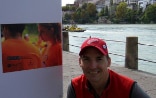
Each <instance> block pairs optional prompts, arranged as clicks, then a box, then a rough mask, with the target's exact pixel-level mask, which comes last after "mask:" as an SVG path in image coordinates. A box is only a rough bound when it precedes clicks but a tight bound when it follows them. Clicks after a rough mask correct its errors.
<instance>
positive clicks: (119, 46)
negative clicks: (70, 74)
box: [69, 24, 156, 74]
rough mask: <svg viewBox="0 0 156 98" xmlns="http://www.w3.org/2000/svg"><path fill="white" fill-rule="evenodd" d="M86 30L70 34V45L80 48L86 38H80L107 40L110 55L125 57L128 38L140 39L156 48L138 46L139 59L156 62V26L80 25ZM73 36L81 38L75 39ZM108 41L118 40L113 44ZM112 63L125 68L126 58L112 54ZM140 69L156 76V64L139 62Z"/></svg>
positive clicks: (72, 47)
mask: <svg viewBox="0 0 156 98" xmlns="http://www.w3.org/2000/svg"><path fill="white" fill-rule="evenodd" d="M78 27H81V28H84V29H86V31H85V32H69V39H70V40H69V44H70V45H76V46H80V45H81V43H82V42H83V41H84V40H85V38H79V37H89V36H91V37H99V38H102V39H104V40H106V42H107V45H108V49H109V52H110V53H113V54H119V55H123V56H125V43H124V42H126V37H128V36H136V37H138V43H143V44H150V45H154V46H144V45H139V46H138V58H141V59H146V60H150V61H153V62H156V24H120V25H119V24H96V25H78ZM73 36H79V37H78V38H77V37H73ZM107 40H116V41H121V42H113V41H107ZM69 48H70V51H71V52H74V53H78V52H79V50H80V48H79V47H74V46H70V47H69ZM110 57H111V59H112V63H115V64H117V65H118V66H124V61H125V58H124V57H122V56H117V55H112V54H110ZM138 69H139V70H141V71H145V72H149V73H154V74H156V63H152V62H148V61H142V60H139V61H138Z"/></svg>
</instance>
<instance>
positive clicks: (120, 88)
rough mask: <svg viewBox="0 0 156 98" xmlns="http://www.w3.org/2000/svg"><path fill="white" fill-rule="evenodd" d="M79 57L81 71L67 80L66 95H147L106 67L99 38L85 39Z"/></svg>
mask: <svg viewBox="0 0 156 98" xmlns="http://www.w3.org/2000/svg"><path fill="white" fill-rule="evenodd" d="M79 56H80V58H79V65H80V67H81V68H82V70H83V73H84V74H82V75H80V76H78V77H75V78H73V79H72V80H71V84H70V85H69V87H68V92H67V98H150V97H149V96H148V95H147V94H146V93H145V92H144V91H143V90H142V89H141V88H140V87H139V86H138V84H137V83H136V82H135V81H134V80H132V79H130V78H128V77H126V76H122V75H119V74H117V73H116V72H114V71H112V70H110V69H108V67H109V66H110V65H111V59H110V57H109V55H108V49H107V45H106V43H105V42H104V41H103V40H101V39H99V38H89V39H87V40H85V41H84V42H83V44H82V46H81V50H80V52H79Z"/></svg>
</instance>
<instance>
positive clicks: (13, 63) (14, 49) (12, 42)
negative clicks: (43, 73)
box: [2, 24, 41, 73]
mask: <svg viewBox="0 0 156 98" xmlns="http://www.w3.org/2000/svg"><path fill="white" fill-rule="evenodd" d="M24 28H25V25H24V24H2V32H3V34H4V38H5V40H4V41H3V42H2V64H3V72H4V73H5V72H13V71H21V70H28V69H35V68H39V67H41V55H40V52H39V49H37V48H36V47H35V46H33V45H32V44H31V43H29V42H27V41H26V40H24V39H23V38H22V33H23V30H24Z"/></svg>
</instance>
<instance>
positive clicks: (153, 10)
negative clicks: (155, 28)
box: [142, 4, 156, 23]
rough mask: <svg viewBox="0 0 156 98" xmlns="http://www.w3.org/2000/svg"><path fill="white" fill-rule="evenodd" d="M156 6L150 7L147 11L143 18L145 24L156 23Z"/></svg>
mask: <svg viewBox="0 0 156 98" xmlns="http://www.w3.org/2000/svg"><path fill="white" fill-rule="evenodd" d="M155 16H156V4H153V5H149V6H148V7H147V8H146V10H145V13H144V15H143V17H142V21H143V22H144V23H151V22H152V23H156V18H155Z"/></svg>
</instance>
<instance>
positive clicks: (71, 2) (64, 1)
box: [62, 0, 75, 6]
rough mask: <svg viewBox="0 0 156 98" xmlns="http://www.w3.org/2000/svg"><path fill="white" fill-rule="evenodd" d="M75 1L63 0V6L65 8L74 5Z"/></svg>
mask: <svg viewBox="0 0 156 98" xmlns="http://www.w3.org/2000/svg"><path fill="white" fill-rule="evenodd" d="M74 1H75V0H62V6H65V5H66V4H73V3H74Z"/></svg>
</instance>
